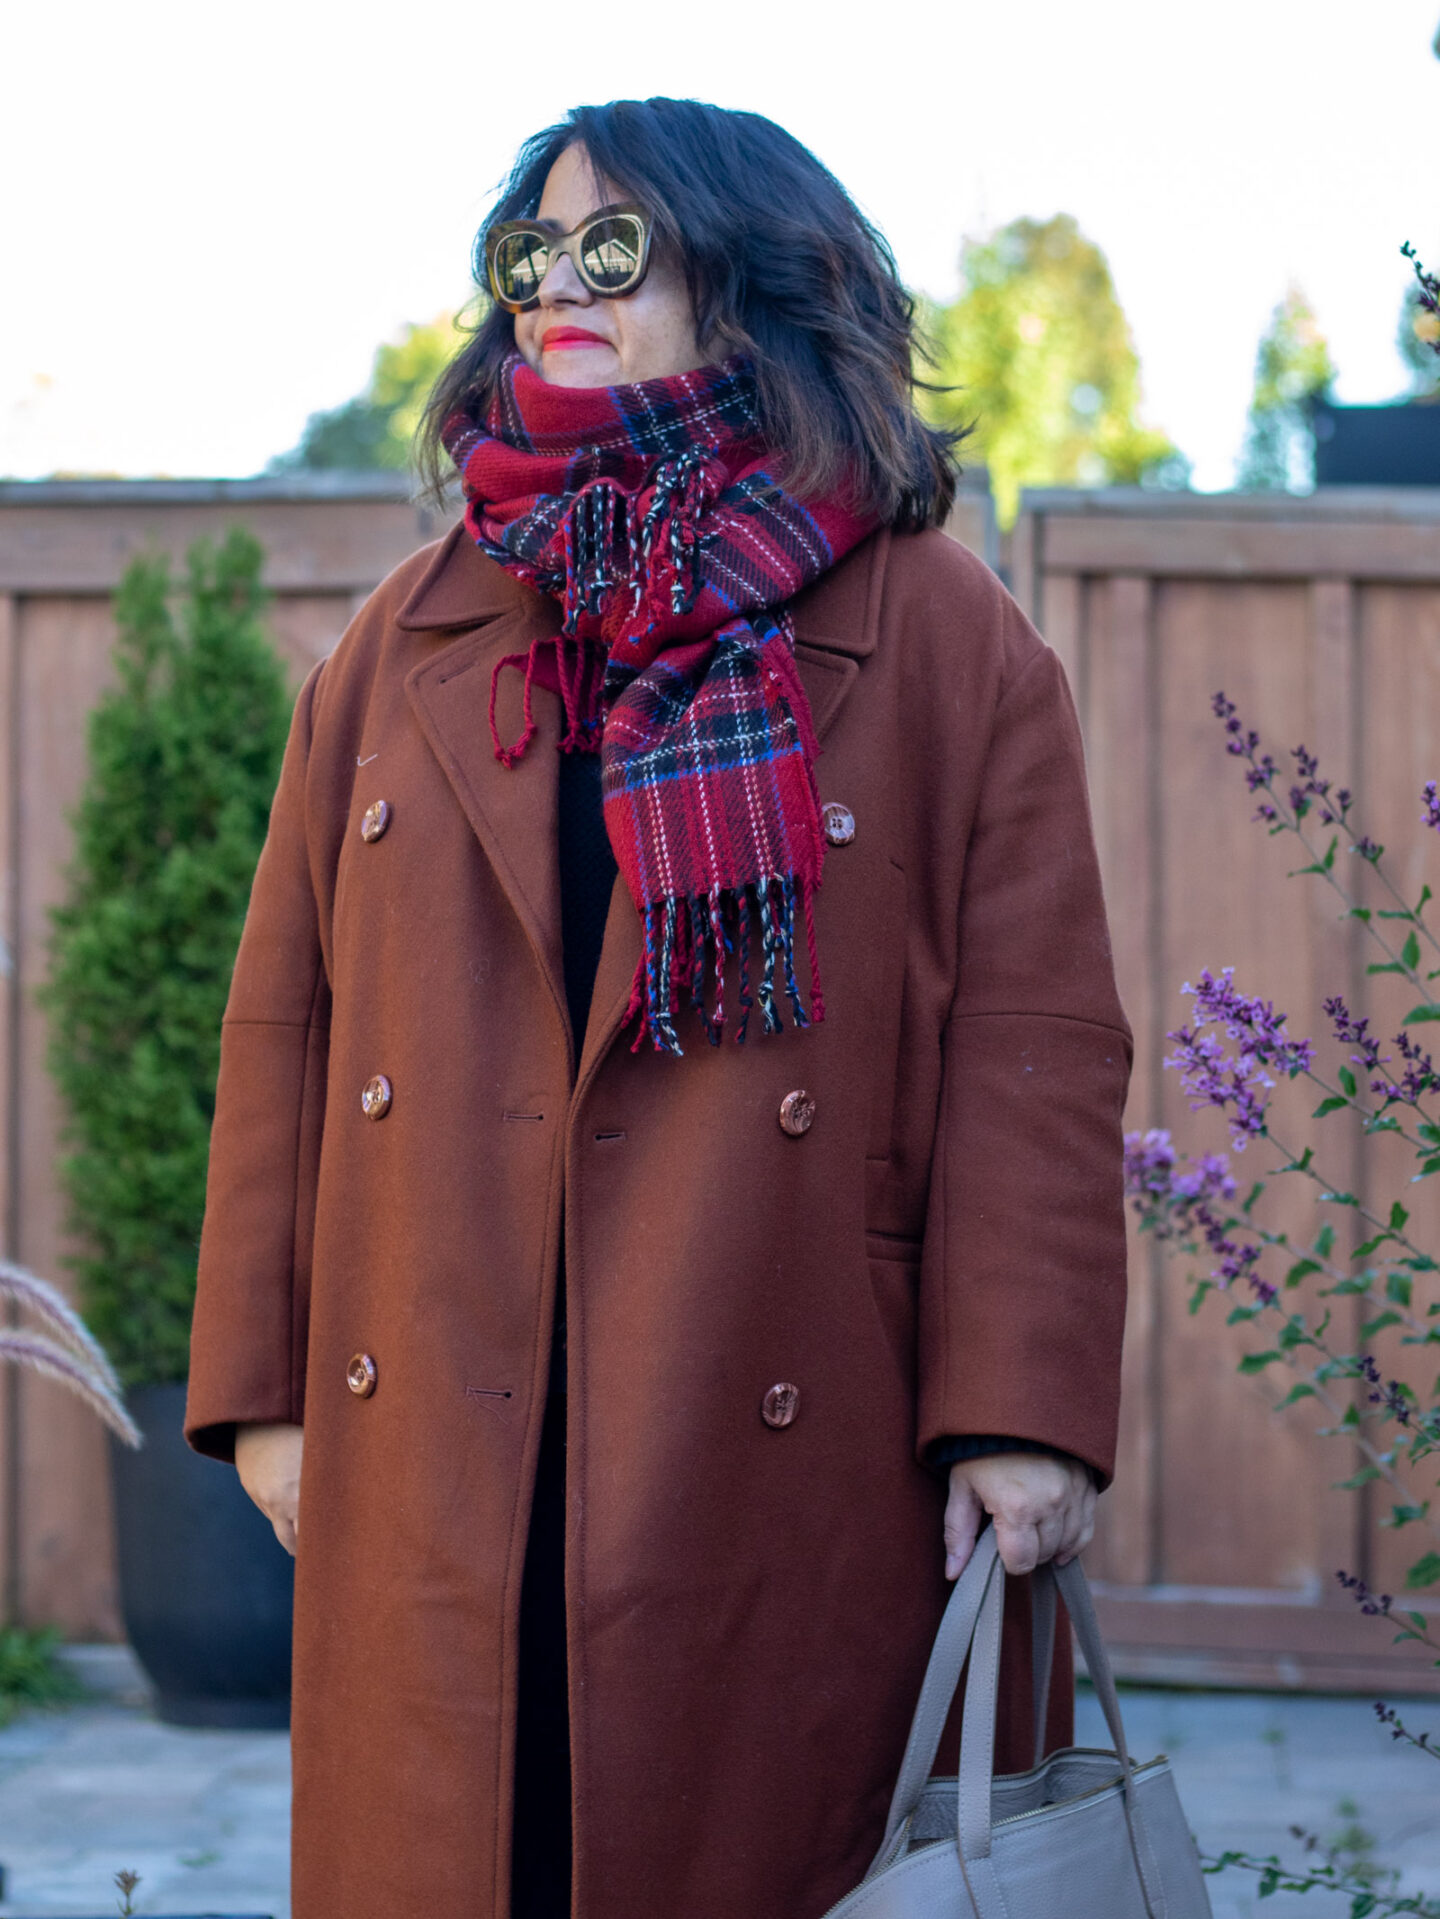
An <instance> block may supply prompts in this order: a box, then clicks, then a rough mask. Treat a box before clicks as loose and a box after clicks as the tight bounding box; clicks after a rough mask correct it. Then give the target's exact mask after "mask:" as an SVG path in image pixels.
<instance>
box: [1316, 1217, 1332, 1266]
mask: <svg viewBox="0 0 1440 1919" xmlns="http://www.w3.org/2000/svg"><path fill="white" fill-rule="evenodd" d="M1334 1245H1335V1228H1334V1227H1333V1226H1331V1225H1329V1224H1328V1223H1327V1224H1326V1225H1324V1226H1322V1227H1321V1228H1320V1230H1319V1232H1318V1233H1317V1234H1316V1235H1315V1256H1316V1258H1317V1259H1329V1257H1330V1254H1331V1252H1332V1250H1333V1249H1334Z"/></svg>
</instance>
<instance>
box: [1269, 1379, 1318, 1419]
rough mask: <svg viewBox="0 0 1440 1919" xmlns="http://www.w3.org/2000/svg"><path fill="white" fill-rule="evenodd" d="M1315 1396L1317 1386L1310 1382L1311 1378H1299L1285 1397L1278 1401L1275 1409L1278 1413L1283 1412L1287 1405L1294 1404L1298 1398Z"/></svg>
mask: <svg viewBox="0 0 1440 1919" xmlns="http://www.w3.org/2000/svg"><path fill="white" fill-rule="evenodd" d="M1314 1398H1315V1388H1314V1387H1313V1386H1312V1385H1311V1384H1310V1382H1309V1380H1308V1379H1297V1380H1296V1382H1295V1384H1294V1385H1293V1386H1292V1387H1291V1388H1290V1390H1289V1392H1288V1393H1286V1395H1285V1397H1284V1398H1283V1399H1282V1400H1279V1401H1278V1402H1277V1403H1276V1407H1275V1410H1276V1412H1277V1413H1283V1412H1284V1410H1285V1408H1286V1407H1287V1406H1293V1405H1294V1404H1295V1402H1296V1401H1297V1400H1300V1399H1314Z"/></svg>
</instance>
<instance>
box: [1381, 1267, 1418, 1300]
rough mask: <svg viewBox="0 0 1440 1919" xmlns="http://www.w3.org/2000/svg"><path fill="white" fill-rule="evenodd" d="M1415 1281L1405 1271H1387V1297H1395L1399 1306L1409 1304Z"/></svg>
mask: <svg viewBox="0 0 1440 1919" xmlns="http://www.w3.org/2000/svg"><path fill="white" fill-rule="evenodd" d="M1413 1287H1414V1282H1413V1281H1412V1280H1411V1279H1410V1278H1409V1277H1408V1276H1407V1275H1406V1274H1405V1273H1393V1272H1392V1273H1387V1274H1386V1275H1385V1297H1386V1298H1387V1299H1393V1300H1394V1302H1395V1304H1396V1305H1397V1306H1408V1305H1409V1304H1410V1298H1411V1293H1412V1291H1413Z"/></svg>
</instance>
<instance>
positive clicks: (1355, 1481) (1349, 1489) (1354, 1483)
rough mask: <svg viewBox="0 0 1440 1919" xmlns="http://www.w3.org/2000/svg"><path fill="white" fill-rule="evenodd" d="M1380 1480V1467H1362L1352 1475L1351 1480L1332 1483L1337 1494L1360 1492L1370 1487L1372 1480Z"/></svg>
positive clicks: (1339, 1480) (1338, 1480)
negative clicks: (1362, 1488) (1361, 1489)
mask: <svg viewBox="0 0 1440 1919" xmlns="http://www.w3.org/2000/svg"><path fill="white" fill-rule="evenodd" d="M1379 1478H1380V1468H1379V1467H1378V1466H1362V1467H1361V1468H1360V1470H1359V1472H1358V1473H1352V1474H1351V1476H1350V1478H1349V1479H1335V1480H1332V1481H1331V1487H1332V1489H1333V1490H1334V1491H1335V1492H1337V1493H1353V1492H1358V1491H1359V1489H1360V1488H1361V1487H1362V1486H1368V1485H1369V1484H1370V1483H1371V1482H1372V1480H1376V1479H1379Z"/></svg>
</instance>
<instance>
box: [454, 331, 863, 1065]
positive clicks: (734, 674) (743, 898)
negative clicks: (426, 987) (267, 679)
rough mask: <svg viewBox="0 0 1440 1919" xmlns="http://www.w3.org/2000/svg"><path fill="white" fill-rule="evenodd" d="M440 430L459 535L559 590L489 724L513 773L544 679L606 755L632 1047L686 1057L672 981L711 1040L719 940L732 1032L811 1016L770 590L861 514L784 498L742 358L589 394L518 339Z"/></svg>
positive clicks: (812, 846)
mask: <svg viewBox="0 0 1440 1919" xmlns="http://www.w3.org/2000/svg"><path fill="white" fill-rule="evenodd" d="M444 440H445V445H446V448H447V449H448V451H449V453H450V456H451V458H452V459H453V460H454V462H455V465H456V467H457V468H458V470H459V472H460V476H461V482H462V485H463V488H464V493H465V501H466V507H465V523H466V526H467V527H468V529H469V531H470V534H471V536H472V537H473V538H474V540H475V541H476V543H477V544H478V545H479V546H480V548H481V549H482V550H483V551H484V552H485V553H487V554H489V555H490V557H491V558H492V559H494V560H496V561H497V562H498V563H499V564H500V565H501V566H503V567H504V568H505V569H506V571H507V572H509V573H511V574H513V575H514V576H515V577H516V578H517V579H520V580H523V581H524V582H525V583H526V584H527V585H529V586H532V587H534V588H536V589H537V590H538V591H540V592H542V593H547V594H550V595H551V596H553V597H554V598H555V599H556V600H557V601H558V603H559V606H560V610H561V623H560V632H559V635H558V636H557V637H556V638H554V639H546V640H536V641H535V642H534V644H533V645H532V646H531V648H530V650H529V652H528V654H511V655H509V656H507V657H506V658H505V659H503V660H501V661H500V662H499V663H498V664H497V665H496V667H495V672H494V677H493V679H492V682H491V689H490V730H491V735H492V738H493V739H494V745H495V753H496V757H497V758H498V759H499V760H500V761H501V762H502V763H503V764H504V765H506V766H513V765H514V764H515V762H516V761H517V760H518V759H519V758H520V757H521V755H522V754H523V753H524V752H525V751H526V749H527V747H528V746H529V744H530V742H531V740H532V739H533V738H534V735H535V730H536V728H535V720H534V716H533V713H532V709H531V688H532V686H533V685H534V683H535V682H536V681H538V682H539V683H540V684H541V685H542V686H547V687H549V688H550V689H551V690H553V691H555V692H557V693H558V694H559V695H560V698H561V701H562V703H563V706H564V709H565V730H564V733H563V734H562V736H561V738H560V740H559V742H558V744H559V748H560V750H561V751H562V752H582V753H591V752H598V753H599V755H600V762H601V793H602V798H603V804H604V808H605V824H606V829H607V831H608V833H609V837H610V843H611V845H612V846H613V847H614V849H615V857H616V860H617V862H618V864H619V867H620V871H621V874H622V875H623V877H624V879H625V883H626V885H627V886H628V887H629V889H630V894H631V897H632V898H633V899H634V901H635V904H636V907H637V909H638V910H639V913H640V915H641V921H642V927H643V935H644V945H643V951H642V954H641V958H640V963H639V966H638V968H637V970H636V975H635V982H634V987H633V990H632V993H631V999H630V1006H629V1009H628V1012H627V1014H626V1018H627V1020H629V1019H631V1018H634V1017H636V1016H637V1015H638V1017H639V1022H640V1024H639V1029H638V1031H637V1033H636V1038H635V1044H636V1045H637V1046H638V1045H639V1044H640V1042H641V1040H642V1039H643V1038H644V1036H645V1034H646V1032H648V1033H649V1034H650V1036H651V1039H652V1040H653V1042H654V1044H655V1046H656V1048H657V1049H658V1050H659V1051H662V1052H668V1053H673V1054H679V1053H680V1052H681V1051H682V1048H681V1045H680V1041H679V1038H678V1035H677V1033H676V1030H675V1021H676V1018H677V1016H678V1014H679V1010H680V1007H681V1005H682V1004H683V1002H684V1001H685V1000H686V999H687V998H688V1000H689V1001H690V1003H691V1005H692V1006H693V1007H694V1009H695V1010H696V1012H697V1014H698V1015H699V1018H700V1021H701V1023H702V1025H703V1027H704V1030H705V1032H706V1035H707V1037H708V1038H709V1039H710V1041H711V1043H712V1044H715V1045H718V1044H719V1042H720V1040H721V1038H722V1035H723V1030H724V1027H725V1024H726V1020H727V1010H726V988H725V963H726V959H727V957H729V956H730V955H732V954H733V955H735V956H736V958H737V970H738V976H739V977H738V990H737V993H736V1009H737V1015H738V1017H737V1019H736V1023H735V1037H736V1039H737V1040H743V1039H744V1038H745V1035H746V1031H747V1028H748V1025H749V1019H750V1013H751V1011H752V1009H753V1005H754V1002H755V1001H756V1000H757V999H758V1001H759V1006H760V1016H761V1024H762V1026H763V1028H764V1030H765V1031H766V1032H769V1033H774V1032H779V1031H780V1029H781V1026H782V1024H783V1020H782V1017H781V1010H780V1003H781V998H782V994H783V997H784V998H785V999H786V1000H788V1002H789V1005H790V1008H791V1015H792V1018H793V1020H794V1022H795V1024H796V1026H799V1027H803V1026H808V1025H809V1024H810V1023H811V1021H812V1019H814V1020H819V1019H822V1018H823V1017H824V1000H823V996H822V994H821V990H820V976H819V967H818V963H817V958H816V952H815V933H814V912H813V902H814V894H815V889H816V887H817V886H818V885H819V883H820V873H821V866H822V862H823V849H824V836H823V834H822V832H821V830H820V817H819V806H818V801H817V795H816V787H815V775H814V758H815V753H816V750H817V748H816V743H815V735H814V728H813V725H812V721H811V716H810V706H809V702H808V700H807V699H806V696H805V690H804V687H803V686H802V684H801V681H800V676H799V674H798V672H797V671H796V667H795V636H794V632H793V629H792V627H791V624H790V620H789V617H788V614H787V612H786V606H787V604H788V602H789V601H790V600H791V599H792V598H793V597H794V595H795V594H796V593H797V592H799V591H800V589H801V588H802V587H804V586H807V585H809V584H810V582H811V581H813V580H816V579H818V578H819V577H820V575H821V574H822V573H824V572H826V571H827V570H828V568H830V567H831V566H833V565H834V564H835V562H836V561H837V560H838V559H840V558H841V557H842V555H843V554H845V553H847V552H848V551H849V550H850V549H851V548H852V547H853V546H855V545H856V544H857V542H858V541H860V540H861V539H863V538H864V536H865V535H866V534H867V533H869V532H870V531H871V530H872V527H873V524H874V522H873V521H871V520H867V519H864V518H862V517H860V516H859V515H858V514H856V513H855V512H854V510H853V509H852V508H850V507H848V506H846V505H844V504H842V503H841V502H840V501H838V500H833V499H831V500H823V501H815V500H807V501H803V502H802V501H801V500H799V499H797V498H796V497H795V496H794V495H793V494H791V493H789V492H787V491H786V489H785V487H784V485H783V483H782V482H781V481H780V480H778V479H777V477H776V474H775V471H774V466H773V456H772V454H771V452H770V450H769V449H768V448H767V447H766V445H765V442H764V438H763V435H762V432H761V426H760V411H759V403H758V396H757V391H756V383H755V375H754V370H753V368H752V367H751V366H750V364H749V362H748V361H746V360H745V359H743V358H738V357H737V358H734V359H730V360H726V361H725V362H723V363H722V364H720V365H718V366H709V367H702V368H700V369H699V370H698V371H696V372H693V373H682V374H677V375H674V376H673V377H670V378H666V379H660V380H645V381H642V382H640V383H638V384H635V385H631V386H615V387H601V388H595V387H561V386H554V385H551V384H550V383H549V382H547V381H545V380H543V379H541V377H540V376H539V375H538V374H537V373H535V372H533V371H532V370H531V369H530V368H529V367H528V366H527V365H526V364H525V362H524V361H523V360H522V359H521V358H520V356H519V354H518V353H517V354H513V355H512V356H511V357H510V358H509V359H508V360H507V362H506V364H505V366H504V368H503V369H502V372H501V375H500V379H499V382H498V386H497V392H496V397H495V400H494V403H493V405H492V406H491V408H490V410H489V413H488V415H487V417H486V419H485V421H484V423H483V424H477V423H476V422H475V421H474V420H472V419H470V418H469V417H468V416H467V415H465V414H460V413H457V414H456V415H454V416H453V417H452V418H451V420H450V421H449V422H448V423H447V425H446V428H445V433H444ZM507 667H519V668H522V669H523V670H524V674H525V691H524V725H523V729H522V731H521V734H520V737H519V739H517V740H515V741H513V742H512V743H511V744H510V745H508V746H507V745H505V744H504V743H503V742H502V741H501V739H500V737H499V734H498V731H497V729H496V721H495V701H496V691H497V687H498V683H499V678H500V675H501V673H502V672H503V671H504V670H505V669H506V668H507ZM797 914H803V916H804V920H805V927H806V935H807V945H808V953H809V966H810V1000H811V1004H810V1008H809V1010H808V1011H807V1009H806V1007H805V1004H804V1001H803V999H802V996H801V991H800V986H799V982H798V980H797V978H796V971H795V938H796V923H797ZM752 922H753V925H754V928H755V930H756V931H757V933H758V938H759V946H760V952H759V957H758V966H757V967H756V969H755V972H754V978H753V989H754V990H753V993H752V968H751V931H752ZM707 976H708V978H709V979H710V981H711V982H712V983H713V991H712V992H711V993H710V994H709V995H708V998H707Z"/></svg>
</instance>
